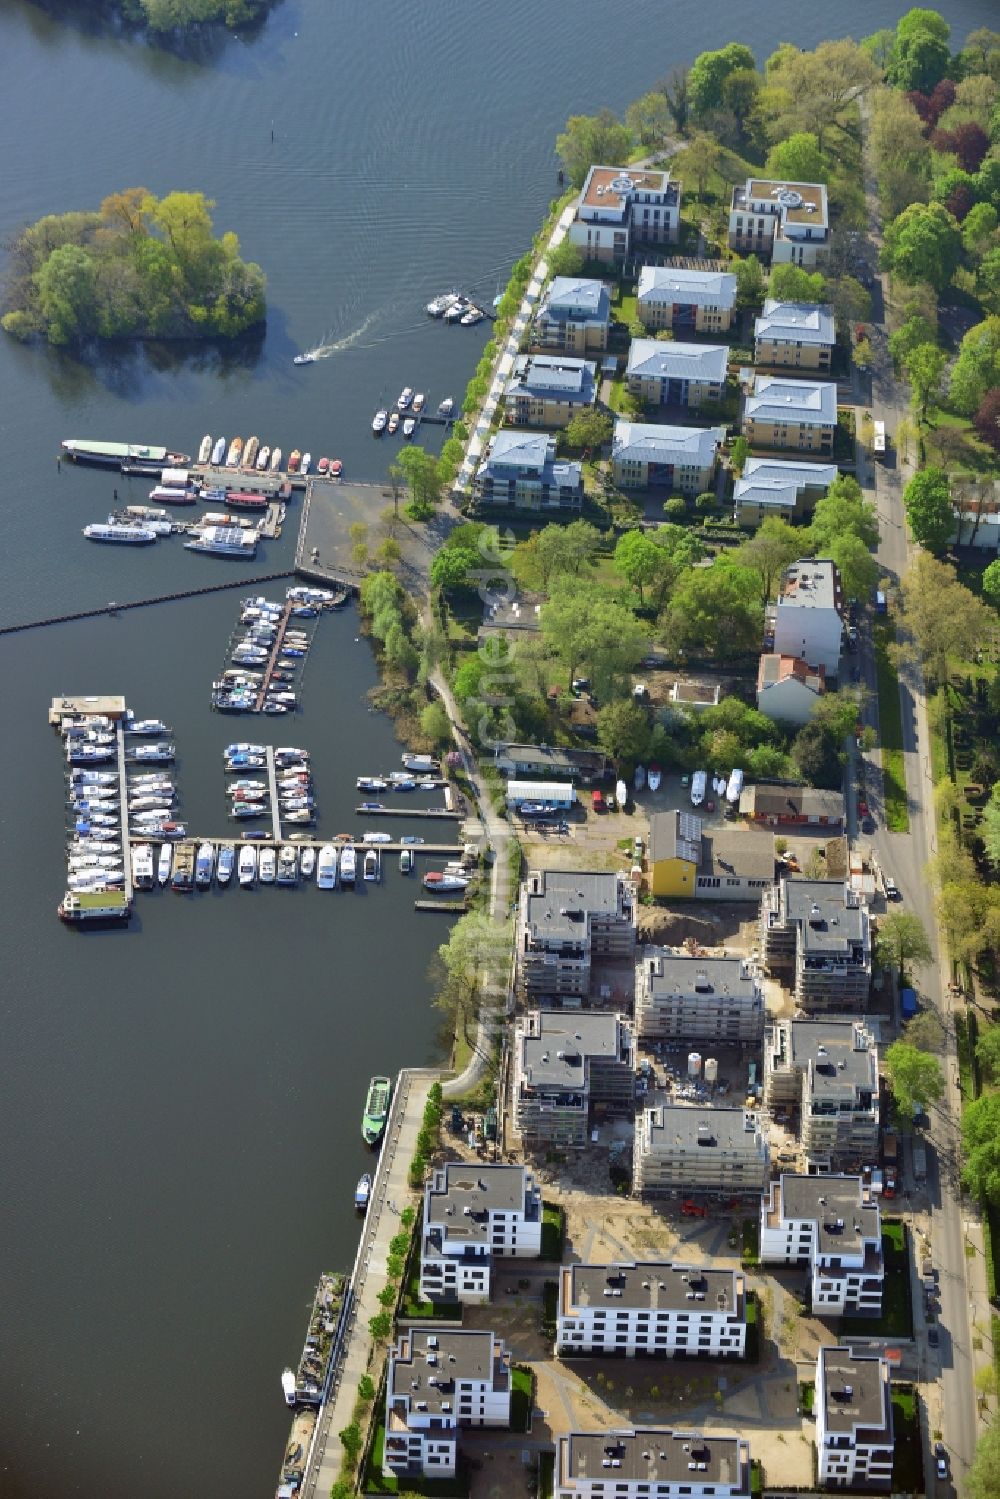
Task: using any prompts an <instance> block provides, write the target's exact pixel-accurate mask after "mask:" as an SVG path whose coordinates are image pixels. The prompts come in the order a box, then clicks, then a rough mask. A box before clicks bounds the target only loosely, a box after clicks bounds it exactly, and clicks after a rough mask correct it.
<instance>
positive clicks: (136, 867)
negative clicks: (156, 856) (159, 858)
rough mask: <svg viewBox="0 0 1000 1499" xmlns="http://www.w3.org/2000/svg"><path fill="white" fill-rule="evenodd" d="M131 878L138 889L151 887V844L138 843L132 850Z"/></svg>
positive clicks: (149, 888)
mask: <svg viewBox="0 0 1000 1499" xmlns="http://www.w3.org/2000/svg"><path fill="white" fill-rule="evenodd" d="M132 879H133V882H134V883H135V885H136V886H137V888H138V889H140V890H152V888H153V845H152V844H151V843H139V844H137V845H136V847H135V848H134V849H133V850H132Z"/></svg>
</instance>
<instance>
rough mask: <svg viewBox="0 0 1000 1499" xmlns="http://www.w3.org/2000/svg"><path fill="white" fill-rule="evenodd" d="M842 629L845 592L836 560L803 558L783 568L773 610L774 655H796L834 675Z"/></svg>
mask: <svg viewBox="0 0 1000 1499" xmlns="http://www.w3.org/2000/svg"><path fill="white" fill-rule="evenodd" d="M843 630H844V593H843V589H842V588H841V586H840V573H839V571H838V569H837V565H836V563H834V562H831V561H830V559H829V558H828V557H827V558H817V557H803V558H802V559H801V560H800V561H798V562H793V563H792V565H791V567H786V568H785V571H784V572H783V573H782V575H781V587H780V589H779V592H778V603H777V606H776V608H775V612H774V645H773V650H774V652H775V654H776V655H778V656H797V657H798V659H799V660H800V661H808V663H809V665H810V666H822V668H823V670H824V672H825V673H826V675H827V677H835V676H836V675H837V673H838V672H839V671H840V642H841V636H842V635H843Z"/></svg>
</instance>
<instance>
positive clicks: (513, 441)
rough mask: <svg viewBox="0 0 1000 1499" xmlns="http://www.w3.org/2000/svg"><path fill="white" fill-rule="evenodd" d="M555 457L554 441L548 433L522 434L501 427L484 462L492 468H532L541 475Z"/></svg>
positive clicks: (491, 442) (495, 434)
mask: <svg viewBox="0 0 1000 1499" xmlns="http://www.w3.org/2000/svg"><path fill="white" fill-rule="evenodd" d="M555 456H556V440H555V438H554V437H553V436H552V434H551V433H550V432H522V431H520V430H516V429H514V428H511V427H501V428H500V430H499V432H495V433H494V434H493V437H492V439H491V441H490V445H489V448H488V449H487V454H486V459H485V461H486V462H487V463H489V464H491V465H492V466H493V467H494V468H496V467H498V466H501V465H502V466H505V467H507V466H516V467H517V468H533V469H537V470H538V472H539V473H541V471H542V469H543V468H544V467H545V466H546V464H550V463H552V461H553V459H554V458H555Z"/></svg>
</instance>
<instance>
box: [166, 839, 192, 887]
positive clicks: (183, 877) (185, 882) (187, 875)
mask: <svg viewBox="0 0 1000 1499" xmlns="http://www.w3.org/2000/svg"><path fill="white" fill-rule="evenodd" d="M170 883H171V885H172V886H173V888H174V889H175V890H190V889H191V888H192V887H193V885H194V844H193V843H179V844H178V845H177V848H176V849H175V850H174V872H173V875H172V876H171V880H170Z"/></svg>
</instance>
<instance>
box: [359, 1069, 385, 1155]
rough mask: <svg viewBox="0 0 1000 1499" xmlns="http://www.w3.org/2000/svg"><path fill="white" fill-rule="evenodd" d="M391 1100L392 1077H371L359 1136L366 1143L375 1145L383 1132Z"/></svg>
mask: <svg viewBox="0 0 1000 1499" xmlns="http://www.w3.org/2000/svg"><path fill="white" fill-rule="evenodd" d="M391 1102H392V1078H390V1077H373V1078H372V1080H371V1082H370V1083H369V1084H368V1096H367V1098H366V1100H365V1112H364V1117H363V1119H362V1121H361V1138H362V1139H363V1140H364V1142H365V1144H366V1145H369V1146H372V1147H374V1146H376V1145H377V1144H378V1143H379V1141H380V1140H381V1138H382V1136H383V1134H384V1133H385V1126H386V1121H387V1120H388V1118H389V1105H390V1103H391Z"/></svg>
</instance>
